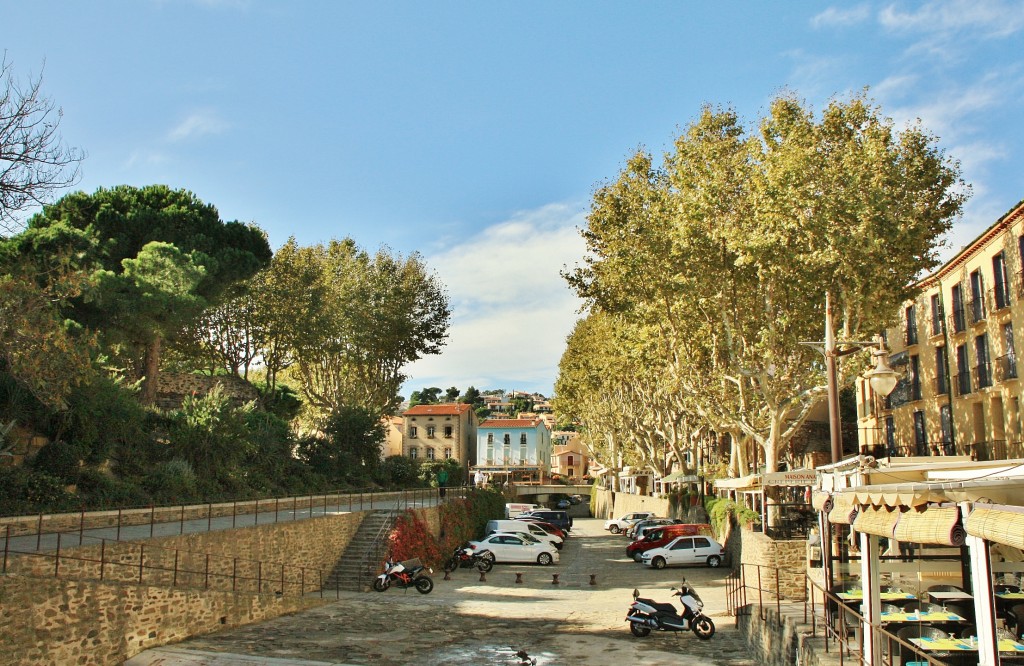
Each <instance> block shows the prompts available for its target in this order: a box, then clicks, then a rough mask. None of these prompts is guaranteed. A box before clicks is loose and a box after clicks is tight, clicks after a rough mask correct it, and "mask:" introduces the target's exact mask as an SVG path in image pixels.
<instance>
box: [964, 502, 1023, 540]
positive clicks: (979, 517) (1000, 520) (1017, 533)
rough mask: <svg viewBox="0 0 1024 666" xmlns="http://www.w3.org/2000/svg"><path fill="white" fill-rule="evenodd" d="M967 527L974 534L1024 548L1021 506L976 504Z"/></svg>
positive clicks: (968, 519)
mask: <svg viewBox="0 0 1024 666" xmlns="http://www.w3.org/2000/svg"><path fill="white" fill-rule="evenodd" d="M1014 509H1015V510H1014ZM965 527H966V528H967V533H968V534H971V535H973V536H978V537H981V538H982V539H986V540H987V541H991V542H994V543H1001V544H1004V545H1007V546H1013V547H1014V548H1018V549H1020V550H1024V510H1022V508H1021V507H1004V506H1000V505H992V506H991V507H990V506H986V505H976V506H975V508H974V511H972V512H971V514H970V515H969V516H967V523H966V525H965Z"/></svg>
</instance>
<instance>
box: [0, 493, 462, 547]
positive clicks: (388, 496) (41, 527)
mask: <svg viewBox="0 0 1024 666" xmlns="http://www.w3.org/2000/svg"><path fill="white" fill-rule="evenodd" d="M470 489H471V487H470V486H454V487H451V488H446V491H447V492H448V493H450V495H449V496H450V497H456V498H464V497H465V496H466V494H467V493H468V492H469V490H470ZM437 499H438V489H437V488H416V489H412V490H398V491H380V490H360V491H352V492H348V493H329V494H324V495H308V496H301V497H298V496H296V497H283V498H271V499H264V500H247V501H233V502H222V503H216V504H215V503H206V504H191V505H184V504H182V505H171V506H154V505H151V506H145V507H128V508H119V509H116V510H109V511H85V510H82V511H79V512H76V513H58V514H43V513H40V514H34V515H31V516H8V517H0V530H3V529H4V527H6V528H7V531H6V532H5V534H7V535H8V536H9V537H10V538H18V539H20V540H21V541H22V542H23V541H24V540H25V539H24V538H25V537H29V538H32V537H34V540H35V548H34V549H35V550H37V551H41V550H49V549H52V548H54V547H55V546H56V545H57V539H58V536H57V535H64V537H63V538H64V539H68V538H69V536H70V535H72V534H76V533H77V534H78V536H79V538H84V537H86V536H93V537H103V538H107V539H109V540H111V541H126V540H131V539H148V538H153V537H157V536H173V535H179V534H185V533H191V532H209V531H214V530H218V529H235V528H237V527H249V526H253V525H263V524H269V523H278V522H287V521H290V520H301V519H308V518H315V517H317V516H325V515H330V514H331V513H336V512H346V511H347V512H353V511H366V510H373V509H387V508H396V509H402V508H405V509H409V508H416V507H421V506H426V505H429V504H431V503H432V502H436V501H437ZM87 533H91V534H87ZM5 543H6V542H5ZM19 543H20V542H19ZM65 543H66V542H65ZM19 547H21V548H24V544H21V545H20V546H19Z"/></svg>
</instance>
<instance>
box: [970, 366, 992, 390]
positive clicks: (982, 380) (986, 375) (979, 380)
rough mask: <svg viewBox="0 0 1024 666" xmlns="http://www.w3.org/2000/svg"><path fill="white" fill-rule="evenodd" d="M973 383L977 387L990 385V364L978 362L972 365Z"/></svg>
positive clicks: (981, 387)
mask: <svg viewBox="0 0 1024 666" xmlns="http://www.w3.org/2000/svg"><path fill="white" fill-rule="evenodd" d="M974 384H975V386H977V387H978V388H979V389H983V388H988V387H989V386H992V364H991V363H987V362H986V363H979V364H978V365H976V366H974Z"/></svg>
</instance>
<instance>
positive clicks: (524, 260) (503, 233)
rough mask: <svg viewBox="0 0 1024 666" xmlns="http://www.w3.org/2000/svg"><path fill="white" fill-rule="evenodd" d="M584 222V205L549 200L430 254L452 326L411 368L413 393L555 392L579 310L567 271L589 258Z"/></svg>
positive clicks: (409, 370) (410, 386) (430, 263)
mask: <svg viewBox="0 0 1024 666" xmlns="http://www.w3.org/2000/svg"><path fill="white" fill-rule="evenodd" d="M584 223H585V220H584V213H583V212H582V210H581V209H579V208H574V207H571V206H567V205H560V204H559V205H549V206H545V207H543V208H540V209H537V210H533V211H527V212H523V213H519V214H517V215H515V216H514V217H513V218H512V219H510V220H507V221H504V222H501V223H498V224H495V225H493V226H491V227H488V228H486V229H484V230H483V231H481V232H480V233H479V234H477V235H476V236H474V237H471V238H469V239H467V240H466V241H465V242H462V243H458V244H456V245H454V246H450V247H448V248H447V249H445V250H444V251H442V252H438V253H435V254H432V255H427V256H426V261H427V263H428V265H430V266H431V267H432V268H433V269H434V270H436V271H437V274H438V277H439V278H440V279H441V281H442V282H444V283H445V285H446V286H447V288H448V291H449V295H450V297H451V303H452V326H451V329H450V331H449V339H448V344H447V345H446V347H445V349H444V351H443V353H441V354H440V355H437V356H431V357H427V358H424V359H421V360H419V361H417V362H416V363H414V364H412V365H411V366H409V367H408V368H407V369H406V372H407V374H408V375H409V377H410V379H409V381H408V382H406V389H405V390H406V392H407V393H408V391H411V390H418V389H420V388H422V387H424V386H440V387H442V388H447V387H449V386H457V387H459V388H461V389H463V390H465V389H466V388H467V387H468V386H470V385H473V386H476V387H477V388H480V389H484V388H507V389H512V388H517V389H523V390H535V391H540V392H541V393H545V394H550V393H551V391H552V387H553V385H554V380H555V377H556V375H557V372H558V361H559V359H560V358H561V356H562V351H563V349H564V347H565V338H566V336H567V335H568V334H569V333H570V332H571V331H572V327H573V325H574V324H575V322H576V320H577V319H578V318H579V316H580V315H579V313H578V311H579V308H580V301H579V300H578V299H577V298H576V297H575V296H574V295H573V294H572V292H570V291H569V288H568V285H567V284H566V283H565V280H564V279H562V277H561V275H560V271H561V270H562V269H563V268H564V267H571V266H573V265H575V264H576V263H577V262H579V261H580V260H581V259H582V257H583V253H584V242H583V239H582V238H581V237H580V235H579V232H578V231H577V227H581V226H583V225H584Z"/></svg>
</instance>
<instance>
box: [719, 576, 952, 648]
mask: <svg viewBox="0 0 1024 666" xmlns="http://www.w3.org/2000/svg"><path fill="white" fill-rule="evenodd" d="M747 569H754V570H756V576H755V578H756V585H755V584H754V583H753V581H751V582H749V583H748V576H747ZM783 577H788V578H789V579H790V580H792V579H794V578H797V577H799V578H801V579H802V580H803V586H804V588H803V589H804V594H803V597H804V598H803V600H802V601H799V600H798V603H797V604H795V605H796V606H798V607H799V606H802V617H801V616H800V614H799V613H800V611H798V610H796V609H795V608H794V603H792V602H787V603H786V604H785V605H783V602H782V600H783V598H784V596H785V595H784V590H783V588H782V586H781V584H780V581H781V579H782V578H783ZM755 596H756V599H755V598H754V597H755ZM766 597H767V598H766ZM726 602H727V605H728V608H727V611H728V613H729V614H730V615H732V616H750V615H753V611H754V609H755V608H756V610H757V613H758V617H759V618H760V619H761V620H762V621H767V619H768V612H767V611H768V609H769V608H772V609H773V610H775V613H776V615H777V617H778V618H779V619H780V621H781V619H782V618H783V617H790V619H791V620H793V621H794V622H797V623H799V624H804V625H807V624H809V625H810V631H809V635H810V637H811V638H814V637H816V636H818V627H819V625H820V626H821V629H822V634H821V635H822V637H823V639H824V649H825V651H826V652H831V651H832V650H833V649H835V647H838V657H839V664H840V666H843V664H844V663H845V660H846V659H853V660H854V661H855V663H858V664H865V663H866V660H865V657H864V654H863V651H862V646H861V645H860V644H859V641H860V640H861V637H862V636H863V629H864V627H865V626H871V627H872V628H873V630H874V633H875V635H876V636H878V637H879V641H880V644H881V645H882V661H881V666H895V665H898V664H899V663H900V661H899V655H900V654H901V653H903V652H904V651H909V652H910V653H911V654H913V655H914V659H915V660H916V661H919V662H922V663H927V664H929V665H930V666H949V664H948V662H945V661H942V660H940V659H937V658H936V657H934V656H930V655H929V654H928V653H927V652H923V651H922V650H921V649H920V648H918V647H917V646H915V645H913V644H911V643H909V642H907V641H905V640H903V639H901V638H899V637H898V636H896V635H895V634H892V633H890V632H889V631H887V630H886V629H885V627H884V626H883V625H882V624H881V623H880V622H878V621H875V622H871V623H868V622H867V621H866V619H865V618H864V616H863V615H861V614H860V613H859V612H857V610H856V609H854V608H853V607H851V606H849V605H847V602H844V601H843V600H842V599H840V598H839V597H838V596H836V595H835V594H833V593H831V592H829V591H828V590H826V589H825V588H824V587H823V586H822V585H821V584H820V583H818V582H817V581H815V580H814V579H812V578H811V577H810V576H809V575H808V574H807V572H806V571H801V570H797V569H786V568H780V567H770V566H767V565H760V564H741V565H740V566H739V568H737V569H735V570H734V571H733V572H732V573H731V574H730V575H729V576H728V577H727V578H726ZM851 631H852V633H853V638H854V640H852V641H851V635H850V634H851ZM876 666H877V664H876Z"/></svg>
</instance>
